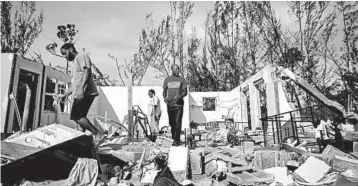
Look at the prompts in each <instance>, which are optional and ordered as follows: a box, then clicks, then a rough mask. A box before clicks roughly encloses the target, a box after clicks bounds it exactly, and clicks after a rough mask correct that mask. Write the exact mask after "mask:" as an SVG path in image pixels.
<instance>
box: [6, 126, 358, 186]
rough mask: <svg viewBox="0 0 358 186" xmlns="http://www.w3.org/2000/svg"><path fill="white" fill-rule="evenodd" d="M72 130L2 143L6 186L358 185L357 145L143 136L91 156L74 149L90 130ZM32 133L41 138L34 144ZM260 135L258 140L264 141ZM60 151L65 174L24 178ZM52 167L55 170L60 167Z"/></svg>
mask: <svg viewBox="0 0 358 186" xmlns="http://www.w3.org/2000/svg"><path fill="white" fill-rule="evenodd" d="M45 129H47V130H45ZM50 129H51V130H50ZM46 131H47V132H46ZM49 131H50V132H49ZM64 131H65V132H64ZM66 132H67V133H66ZM71 132H72V131H71V129H67V128H66V127H64V126H61V127H59V126H58V125H53V126H52V127H48V128H45V127H44V128H39V129H37V130H35V131H33V132H31V134H29V133H28V134H20V135H18V136H14V137H12V139H8V140H5V141H3V142H2V145H1V147H2V151H1V153H2V155H1V160H2V165H1V166H2V178H3V180H2V182H3V185H21V186H32V185H64V184H65V185H89V186H124V185H134V186H136V185H138V186H139V185H141V186H142V185H156V186H165V185H195V186H197V185H198V186H201V185H205V186H208V185H215V186H228V185H270V186H274V185H284V186H289V185H332V186H339V185H357V184H358V179H357V178H358V152H357V150H356V149H357V142H354V143H353V147H354V148H353V150H354V152H352V153H345V152H343V151H341V150H339V149H338V148H336V147H333V146H331V145H327V146H326V147H325V148H324V150H323V152H322V153H314V152H312V150H310V151H311V152H310V151H309V150H308V149H312V148H313V147H312V146H309V145H308V144H307V143H305V142H303V143H301V144H298V143H297V141H290V140H286V141H285V142H283V143H281V144H279V145H272V146H270V147H266V148H264V147H263V145H262V143H261V142H262V141H260V140H259V141H255V140H253V138H252V137H250V136H248V135H247V134H245V133H243V132H237V133H235V136H236V137H235V138H233V136H232V134H230V132H229V131H224V130H221V131H217V132H216V135H213V133H208V134H207V135H206V137H205V135H204V136H203V137H202V138H203V139H201V141H195V140H194V138H193V137H192V136H191V138H189V139H192V141H191V142H192V143H187V144H190V146H186V145H185V144H183V145H182V146H178V147H172V146H171V143H172V140H171V139H169V138H167V137H165V136H159V137H158V138H157V140H156V142H151V141H150V140H149V139H145V138H143V139H136V140H135V141H133V142H129V143H128V139H125V137H120V136H117V137H115V136H114V137H112V138H111V139H108V140H107V141H106V142H105V143H103V144H102V145H101V146H99V147H93V146H92V147H91V151H92V153H89V152H87V157H83V155H81V154H75V153H74V152H73V151H72V150H73V149H74V148H78V147H79V146H81V145H79V144H81V140H78V139H81V138H86V137H89V136H86V135H84V133H83V134H79V133H78V132H77V131H76V133H75V134H74V133H71ZM351 133H352V132H351ZM353 133H356V132H353ZM229 134H230V135H229ZM61 135H65V138H64V139H62V140H57V138H56V136H61ZM352 135H353V134H352ZM29 136H32V139H35V140H31V141H29ZM40 136H41V137H40ZM254 138H256V139H258V137H257V136H256V137H254ZM36 139H37V140H36ZM233 139H235V140H233ZM228 141H230V142H231V143H229V142H228ZM24 142H25V143H24ZM29 142H30V143H29ZM234 142H235V143H234ZM41 144H43V145H41ZM66 144H72V146H68V145H67V146H66ZM76 144H77V145H76ZM259 144H261V145H259ZM9 145H11V147H12V148H13V147H15V146H20V148H21V149H26V150H28V151H27V152H28V153H27V154H26V153H23V154H22V155H19V154H21V153H18V154H17V155H18V156H16V154H11V152H10V151H6V149H8V148H9ZM46 145H47V146H46ZM82 145H83V144H82ZM24 147H26V148H24ZM66 147H67V150H65V149H66ZM15 148H16V147H15ZM68 148H71V149H68ZM55 152H56V154H55V155H53V159H52V161H51V163H53V165H61V164H66V165H67V169H66V170H65V171H62V173H61V174H62V175H60V176H59V177H57V178H54V179H52V180H41V179H33V178H34V177H33V176H32V177H31V176H27V177H25V176H26V175H30V174H29V173H26V172H24V171H28V172H31V170H32V172H35V171H33V170H34V169H35V168H36V170H38V169H37V167H35V166H36V163H38V164H40V163H43V161H42V160H41V158H39V157H38V158H36V157H37V156H40V155H41V154H46V155H47V156H51V153H55ZM6 153H7V154H6ZM49 153H50V155H49ZM61 153H62V154H61ZM41 157H45V156H44V155H43V156H41ZM34 159H35V160H34ZM36 159H37V160H36ZM17 162H23V163H21V164H19V163H17ZM26 162H32V163H26ZM9 165H12V166H13V167H12V169H8V170H10V171H14V170H15V168H18V169H21V170H23V172H24V173H23V175H24V176H23V177H21V176H18V177H16V179H18V180H14V179H15V177H14V179H12V180H8V183H5V182H4V175H5V174H4V173H3V171H6V169H4V168H6V167H9ZM14 165H16V166H14ZM26 166H27V167H26ZM69 166H71V168H69ZM53 168H54V169H56V166H53ZM38 176H39V175H38ZM41 176H42V179H46V178H51V176H49V175H45V174H43V175H41ZM38 178H40V177H38ZM5 180H6V179H5Z"/></svg>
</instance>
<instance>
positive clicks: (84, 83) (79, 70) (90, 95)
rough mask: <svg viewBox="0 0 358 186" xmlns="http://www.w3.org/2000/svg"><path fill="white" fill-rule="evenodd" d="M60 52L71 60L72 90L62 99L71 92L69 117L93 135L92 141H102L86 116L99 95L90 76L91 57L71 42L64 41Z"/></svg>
mask: <svg viewBox="0 0 358 186" xmlns="http://www.w3.org/2000/svg"><path fill="white" fill-rule="evenodd" d="M61 54H62V55H63V56H65V58H66V59H67V60H68V61H70V62H72V67H71V76H72V79H71V88H72V90H70V91H68V92H66V93H65V94H64V96H63V98H64V99H67V98H68V96H69V95H71V94H73V102H72V108H71V109H72V110H71V118H70V119H71V120H74V121H75V122H76V123H77V124H79V125H80V126H81V128H82V130H83V132H85V130H86V129H87V130H89V131H90V132H91V133H92V134H93V135H95V137H94V143H95V145H97V144H98V143H100V141H102V139H103V136H102V135H101V134H100V132H99V131H98V129H97V128H96V127H95V126H94V125H93V124H92V123H91V122H90V121H89V119H88V118H87V114H88V111H89V109H90V107H91V105H92V103H93V100H94V99H95V97H97V96H98V95H99V94H98V91H97V88H96V85H95V84H94V81H93V77H92V70H91V59H90V58H89V56H88V54H85V53H79V52H77V51H76V48H75V46H74V45H73V44H72V43H65V44H64V45H63V46H62V47H61Z"/></svg>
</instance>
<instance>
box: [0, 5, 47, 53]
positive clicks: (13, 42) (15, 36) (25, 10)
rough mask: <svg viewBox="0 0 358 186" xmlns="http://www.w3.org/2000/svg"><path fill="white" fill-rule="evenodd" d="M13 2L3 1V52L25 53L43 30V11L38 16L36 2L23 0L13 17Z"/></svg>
mask: <svg viewBox="0 0 358 186" xmlns="http://www.w3.org/2000/svg"><path fill="white" fill-rule="evenodd" d="M11 9H12V2H10V1H2V2H1V52H2V53H19V54H21V55H23V56H24V55H25V54H26V53H27V51H28V50H29V48H30V47H31V46H32V44H33V43H34V41H35V39H36V38H37V37H38V36H39V34H40V33H41V32H42V24H43V20H44V14H43V11H42V10H41V11H40V14H39V15H38V16H36V15H35V13H36V2H34V1H21V3H20V7H19V9H16V10H15V14H14V15H15V16H14V17H13V18H12V16H11V15H12V11H11Z"/></svg>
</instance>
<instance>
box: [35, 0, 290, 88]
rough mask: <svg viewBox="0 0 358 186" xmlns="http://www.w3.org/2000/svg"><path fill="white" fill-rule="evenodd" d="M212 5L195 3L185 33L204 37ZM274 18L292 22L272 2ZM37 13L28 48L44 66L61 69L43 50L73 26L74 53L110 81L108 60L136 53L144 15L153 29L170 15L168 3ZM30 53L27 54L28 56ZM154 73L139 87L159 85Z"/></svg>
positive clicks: (55, 6) (51, 8) (88, 5)
mask: <svg viewBox="0 0 358 186" xmlns="http://www.w3.org/2000/svg"><path fill="white" fill-rule="evenodd" d="M214 3H215V2H214V1H208V2H204V1H202V2H195V6H194V10H193V12H194V13H193V15H192V16H191V17H190V19H189V20H188V22H187V25H186V28H187V30H186V31H187V32H190V30H191V28H192V26H196V27H197V29H198V35H199V36H203V35H204V23H205V19H206V14H207V12H208V11H210V10H211V9H212V8H213V5H214ZM272 6H273V7H274V8H275V10H276V13H277V16H279V18H281V19H282V20H283V21H284V22H285V23H286V25H288V26H289V25H290V22H292V21H291V20H290V19H289V17H288V14H287V11H288V7H287V4H286V2H272ZM37 8H38V10H40V9H42V10H43V11H44V17H45V20H44V24H43V31H42V33H41V34H40V36H39V37H38V38H37V39H36V40H35V43H34V45H33V47H32V49H33V50H35V51H40V52H41V54H42V56H43V60H44V62H45V64H49V62H51V64H52V65H53V66H55V65H58V64H61V63H62V64H63V65H65V60H64V59H61V58H58V57H54V56H52V55H51V54H49V53H48V52H47V51H46V50H45V46H46V45H47V44H48V43H50V42H53V41H56V42H57V43H58V44H61V42H60V41H59V40H58V39H57V36H56V33H57V26H58V25H64V24H67V23H70V24H75V25H76V28H77V29H78V30H79V39H78V41H77V42H76V47H77V48H78V49H81V48H86V50H87V51H89V52H90V53H91V58H92V62H93V63H95V64H96V65H97V66H98V68H99V69H100V70H101V71H102V72H103V73H105V74H108V75H110V77H111V78H115V79H118V80H119V76H118V73H117V68H116V64H115V62H114V61H112V60H111V59H110V58H109V57H108V53H111V54H114V55H115V56H116V57H117V58H118V59H120V60H122V61H124V59H125V58H127V60H128V61H129V60H130V59H132V58H133V54H134V53H135V52H136V51H137V50H138V38H139V33H140V31H141V29H142V28H143V27H144V24H145V16H146V14H147V13H150V12H153V21H154V25H158V24H159V22H160V20H161V19H162V18H164V17H165V16H166V15H167V14H169V13H170V6H169V2H164V1H160V2H149V1H148V2H85V1H83V2H65V1H64V2H37ZM31 52H32V51H31V50H30V51H29V53H30V54H31ZM154 76H155V72H154V70H153V69H149V70H148V72H147V75H146V77H145V78H143V82H142V84H143V85H162V80H157V79H155V77H154Z"/></svg>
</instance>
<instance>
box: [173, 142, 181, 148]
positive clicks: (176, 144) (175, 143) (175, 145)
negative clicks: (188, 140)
mask: <svg viewBox="0 0 358 186" xmlns="http://www.w3.org/2000/svg"><path fill="white" fill-rule="evenodd" d="M172 146H174V147H177V146H180V144H179V143H177V142H173V145H172Z"/></svg>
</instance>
